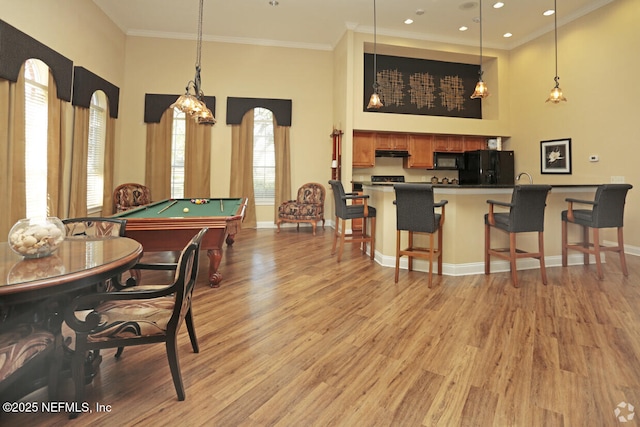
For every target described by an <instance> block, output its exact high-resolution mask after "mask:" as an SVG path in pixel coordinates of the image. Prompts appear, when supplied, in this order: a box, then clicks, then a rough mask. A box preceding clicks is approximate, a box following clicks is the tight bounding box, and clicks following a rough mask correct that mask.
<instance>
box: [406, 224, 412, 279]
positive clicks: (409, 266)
mask: <svg viewBox="0 0 640 427" xmlns="http://www.w3.org/2000/svg"><path fill="white" fill-rule="evenodd" d="M408 243H409V250H410V251H413V231H409V242H408ZM407 267H408V269H409V271H413V257H412V256H411V255H409V259H408V260H407Z"/></svg>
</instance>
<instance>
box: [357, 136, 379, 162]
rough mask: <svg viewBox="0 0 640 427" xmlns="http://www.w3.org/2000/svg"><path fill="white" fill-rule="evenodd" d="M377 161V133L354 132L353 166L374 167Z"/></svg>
mask: <svg viewBox="0 0 640 427" xmlns="http://www.w3.org/2000/svg"><path fill="white" fill-rule="evenodd" d="M375 161H376V133H375V132H354V133H353V167H354V168H372V167H373V166H374V165H375Z"/></svg>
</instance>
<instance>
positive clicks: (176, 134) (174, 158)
mask: <svg viewBox="0 0 640 427" xmlns="http://www.w3.org/2000/svg"><path fill="white" fill-rule="evenodd" d="M186 135H187V123H186V115H185V113H183V112H182V111H180V110H178V109H177V108H174V109H173V131H172V134H171V198H172V199H179V198H181V197H184V158H185V141H186Z"/></svg>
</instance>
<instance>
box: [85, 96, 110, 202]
mask: <svg viewBox="0 0 640 427" xmlns="http://www.w3.org/2000/svg"><path fill="white" fill-rule="evenodd" d="M106 105H107V97H106V95H105V94H104V92H102V91H97V92H94V94H93V95H92V96H91V105H90V106H89V146H88V150H87V210H88V211H89V212H91V211H94V212H95V211H99V210H101V209H102V198H103V189H104V149H105V140H106V134H107V132H106V131H107V110H106V108H105V107H106Z"/></svg>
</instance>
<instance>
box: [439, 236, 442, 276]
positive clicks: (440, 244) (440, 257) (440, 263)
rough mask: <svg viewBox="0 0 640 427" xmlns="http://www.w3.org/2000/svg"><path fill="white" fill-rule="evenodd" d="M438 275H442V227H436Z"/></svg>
mask: <svg viewBox="0 0 640 427" xmlns="http://www.w3.org/2000/svg"><path fill="white" fill-rule="evenodd" d="M438 276H442V227H440V228H439V229H438Z"/></svg>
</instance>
